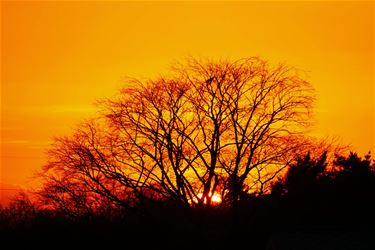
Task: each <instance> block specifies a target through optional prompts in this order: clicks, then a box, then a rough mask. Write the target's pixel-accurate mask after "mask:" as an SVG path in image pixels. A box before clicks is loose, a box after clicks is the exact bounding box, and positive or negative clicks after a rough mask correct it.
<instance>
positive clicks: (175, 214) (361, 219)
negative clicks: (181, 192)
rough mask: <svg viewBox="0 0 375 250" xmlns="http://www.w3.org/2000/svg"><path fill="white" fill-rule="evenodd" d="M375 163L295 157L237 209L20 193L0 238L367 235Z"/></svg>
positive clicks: (150, 240) (1, 215) (3, 217)
mask: <svg viewBox="0 0 375 250" xmlns="http://www.w3.org/2000/svg"><path fill="white" fill-rule="evenodd" d="M374 198H375V163H374V161H373V160H372V159H371V156H370V155H366V156H364V157H359V156H358V155H357V154H355V153H350V154H348V155H336V156H335V158H334V160H333V161H332V163H330V162H329V161H328V160H327V153H323V154H322V155H320V156H319V157H312V156H311V155H310V154H307V155H304V156H301V157H299V158H297V159H296V160H295V161H294V162H293V163H292V164H291V165H290V166H288V169H287V171H286V172H285V175H284V176H283V177H280V178H279V179H278V180H277V181H275V182H274V183H273V185H272V188H271V191H270V192H269V193H264V194H262V195H257V196H255V195H247V196H246V197H242V199H241V201H240V202H238V203H237V204H236V206H232V205H230V206H223V205H218V206H211V207H209V208H207V207H205V208H201V209H200V208H198V207H193V206H192V207H186V206H181V205H179V204H176V203H175V202H173V201H166V200H162V201H161V200H157V199H155V200H152V199H149V200H148V201H147V202H144V203H143V206H142V207H137V208H136V209H133V210H131V209H126V210H125V209H123V210H122V209H115V208H113V207H112V208H111V207H110V206H108V207H107V208H103V209H102V210H100V211H96V212H95V214H93V213H91V214H90V213H87V214H80V215H74V214H67V213H66V212H65V211H63V210H48V209H47V208H46V207H45V206H44V207H38V203H37V202H35V201H33V202H32V201H30V199H29V198H28V197H27V196H25V195H23V196H19V197H18V198H17V199H15V200H14V201H13V202H12V203H11V205H10V206H9V207H7V208H2V209H1V211H0V237H1V238H2V240H9V241H15V240H16V241H15V242H19V241H17V240H28V241H30V242H38V243H47V242H51V241H53V242H62V244H64V243H66V244H70V243H69V242H82V243H85V244H89V245H95V244H99V243H106V244H115V243H116V244H118V243H121V244H122V246H129V247H130V246H142V247H146V246H153V247H157V248H159V247H163V248H175V247H178V248H179V249H184V248H185V249H191V248H199V249H201V248H205V249H220V248H221V249H226V248H228V247H233V246H242V245H244V244H248V245H249V247H251V249H265V247H266V245H267V242H268V240H269V237H270V235H272V233H273V232H277V231H278V232H280V231H287V230H294V229H296V228H297V229H301V230H303V229H306V228H336V229H337V228H339V229H340V230H347V229H350V230H352V229H353V228H355V229H356V230H365V231H368V230H371V227H372V225H374V223H375V216H374V212H373V211H375V204H374V202H373V201H374V200H375V199H374Z"/></svg>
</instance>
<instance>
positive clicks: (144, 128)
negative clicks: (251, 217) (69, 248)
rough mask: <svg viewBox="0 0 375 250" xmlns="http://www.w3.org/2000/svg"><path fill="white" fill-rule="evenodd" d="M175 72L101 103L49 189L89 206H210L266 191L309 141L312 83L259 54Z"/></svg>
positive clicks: (68, 141)
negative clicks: (148, 202)
mask: <svg viewBox="0 0 375 250" xmlns="http://www.w3.org/2000/svg"><path fill="white" fill-rule="evenodd" d="M173 72H174V74H173V75H172V76H170V77H160V78H158V79H156V80H148V81H146V82H141V81H139V80H130V81H129V83H128V85H127V86H128V87H125V88H124V89H123V90H122V91H121V94H120V96H119V97H118V98H114V99H110V100H104V101H101V102H100V103H101V105H102V107H103V111H102V113H101V115H100V117H98V119H96V122H86V123H85V126H82V127H81V128H80V129H78V131H77V132H76V133H75V135H73V136H72V137H70V138H62V139H59V140H57V142H56V144H55V146H54V147H53V148H52V149H51V150H50V159H51V160H50V161H49V163H48V164H47V166H46V167H45V170H46V172H45V176H48V179H49V185H50V186H51V184H52V183H53V185H56V186H57V187H61V189H60V191H62V192H61V194H63V196H62V197H65V198H66V197H69V200H73V201H74V199H76V198H75V197H80V198H77V199H78V201H79V202H78V203H77V202H75V203H76V204H77V205H78V204H81V203H82V204H83V206H86V205H87V204H92V206H97V205H94V203H95V202H98V201H99V200H101V198H103V199H104V200H106V201H107V202H110V203H111V204H114V205H118V206H122V207H127V206H134V205H136V204H140V203H142V202H144V201H145V199H148V198H153V199H165V200H172V201H175V202H177V203H179V204H184V205H187V206H190V205H197V206H200V207H205V206H208V207H209V206H211V205H212V202H213V201H212V197H213V196H214V195H215V194H220V195H221V196H222V199H223V201H224V204H225V203H226V202H229V203H227V204H234V203H236V202H237V201H238V200H240V199H242V194H248V193H252V194H261V193H263V192H265V191H267V188H268V186H269V185H268V183H269V182H270V181H272V180H273V179H274V178H275V177H276V176H277V175H278V174H279V173H280V172H281V171H282V169H284V168H285V166H286V165H287V162H288V161H290V160H291V159H292V158H293V153H294V152H295V151H297V150H298V149H299V148H301V146H302V144H303V143H304V141H305V140H303V139H301V138H303V132H304V130H305V129H306V127H307V126H308V125H309V121H310V119H309V116H310V111H311V107H312V104H313V101H314V97H313V89H312V87H311V85H310V84H309V83H308V82H307V81H305V80H303V79H302V78H301V77H300V76H299V75H298V72H297V71H296V70H294V69H292V68H288V67H286V66H284V65H280V66H277V67H270V66H269V65H268V64H267V63H266V62H265V61H263V60H261V59H258V58H247V59H242V60H238V61H235V62H229V61H219V62H214V61H199V60H195V59H190V60H188V61H187V62H186V63H185V64H181V65H176V66H175V67H174V68H173ZM53 185H52V186H53ZM45 190H46V189H45ZM47 193H48V192H47ZM83 194H85V195H83ZM87 194H90V195H89V196H87ZM53 196H54V198H56V195H53ZM44 197H46V195H45V196H44ZM82 197H85V198H84V199H83V198H82ZM88 197H91V198H90V199H92V200H93V201H95V202H92V203H88V202H87V199H88ZM92 197H95V198H92ZM99 198H100V199H99ZM55 200H56V199H55ZM57 200H59V201H61V200H60V199H57ZM63 203H64V202H63Z"/></svg>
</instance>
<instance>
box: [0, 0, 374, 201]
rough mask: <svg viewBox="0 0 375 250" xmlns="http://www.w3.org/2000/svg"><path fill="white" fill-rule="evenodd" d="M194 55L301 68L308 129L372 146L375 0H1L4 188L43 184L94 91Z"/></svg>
mask: <svg viewBox="0 0 375 250" xmlns="http://www.w3.org/2000/svg"><path fill="white" fill-rule="evenodd" d="M186 56H196V57H208V58H213V59H215V58H218V59H220V58H226V59H239V58H243V57H249V56H260V57H262V58H263V59H267V60H269V62H270V63H271V64H277V63H279V62H282V63H286V64H288V65H291V66H294V67H296V68H298V69H301V70H303V72H304V74H305V75H306V79H307V80H308V81H310V82H311V83H312V85H313V86H314V87H315V89H316V94H317V104H316V107H315V109H314V110H315V125H314V127H313V130H312V133H313V134H314V135H316V136H322V137H325V136H335V137H339V138H341V139H340V140H341V142H342V143H343V144H350V145H351V146H352V148H353V150H355V151H357V152H359V153H360V154H364V153H366V152H367V151H369V150H372V151H374V149H375V146H374V140H375V138H374V106H375V103H374V3H373V2H371V1H368V2H356V1H353V2H324V1H320V2H236V3H230V2H177V3H176V2H138V3H136V2H110V3H106V2H69V1H63V2H1V172H0V177H1V179H0V183H1V186H0V189H1V188H3V189H4V188H5V189H7V188H19V187H25V188H29V187H35V186H37V184H38V181H36V180H35V178H33V174H35V172H36V171H38V169H40V167H41V166H42V165H43V163H44V162H45V161H46V155H45V152H46V150H47V149H48V145H50V143H51V142H52V139H53V137H54V136H62V135H68V134H69V133H70V132H71V131H72V130H73V129H74V127H75V126H76V125H77V124H78V123H79V121H80V120H81V119H83V118H85V117H90V116H91V115H93V114H94V113H95V107H94V106H93V105H92V104H93V102H94V101H95V100H97V99H98V98H102V97H110V96H112V95H114V94H116V92H117V91H118V90H119V89H120V88H121V86H123V79H124V77H126V76H130V77H139V78H148V77H154V76H157V75H159V74H163V73H167V72H168V70H169V66H170V65H172V64H173V62H175V61H177V60H182V59H183V58H184V57H186ZM0 192H1V195H2V196H3V197H4V196H5V194H4V190H0ZM0 198H1V197H0Z"/></svg>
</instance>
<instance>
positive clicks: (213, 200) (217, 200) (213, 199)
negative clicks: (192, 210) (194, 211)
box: [193, 193, 223, 205]
mask: <svg viewBox="0 0 375 250" xmlns="http://www.w3.org/2000/svg"><path fill="white" fill-rule="evenodd" d="M202 196H203V193H199V194H198V195H197V197H196V198H193V202H194V203H198V199H202ZM208 196H209V197H211V204H214V205H215V204H220V203H221V202H222V201H223V200H222V198H221V195H220V194H217V193H214V194H212V193H209V194H208ZM203 203H204V204H207V199H206V198H205V199H204V202H203Z"/></svg>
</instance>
